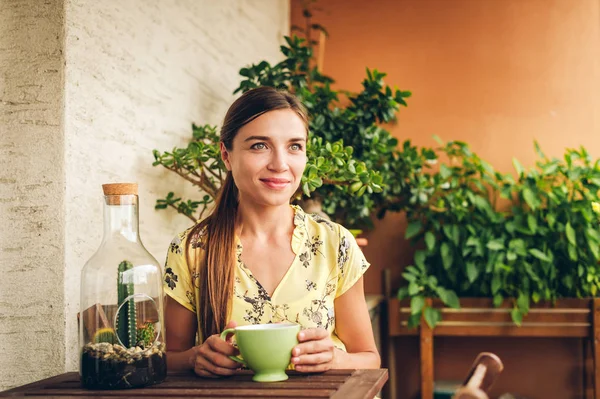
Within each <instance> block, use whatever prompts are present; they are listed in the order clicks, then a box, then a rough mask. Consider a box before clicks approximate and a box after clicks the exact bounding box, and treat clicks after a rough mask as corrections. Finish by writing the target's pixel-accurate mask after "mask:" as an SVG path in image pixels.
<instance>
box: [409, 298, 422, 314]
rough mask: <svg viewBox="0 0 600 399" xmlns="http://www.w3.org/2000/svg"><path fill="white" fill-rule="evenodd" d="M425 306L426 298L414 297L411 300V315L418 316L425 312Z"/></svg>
mask: <svg viewBox="0 0 600 399" xmlns="http://www.w3.org/2000/svg"><path fill="white" fill-rule="evenodd" d="M424 305H425V298H424V297H422V296H421V295H419V296H414V297H412V298H411V299H410V314H417V313H419V312H421V310H423V306H424Z"/></svg>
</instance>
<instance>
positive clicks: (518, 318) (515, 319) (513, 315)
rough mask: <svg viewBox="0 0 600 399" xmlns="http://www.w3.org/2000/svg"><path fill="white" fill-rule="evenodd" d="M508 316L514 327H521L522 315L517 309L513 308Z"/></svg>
mask: <svg viewBox="0 0 600 399" xmlns="http://www.w3.org/2000/svg"><path fill="white" fill-rule="evenodd" d="M510 316H511V318H512V320H513V322H514V323H515V324H516V325H518V326H521V323H522V322H523V313H521V311H520V310H519V309H518V308H513V310H512V311H511V312H510Z"/></svg>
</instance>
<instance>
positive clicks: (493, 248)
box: [486, 239, 504, 251]
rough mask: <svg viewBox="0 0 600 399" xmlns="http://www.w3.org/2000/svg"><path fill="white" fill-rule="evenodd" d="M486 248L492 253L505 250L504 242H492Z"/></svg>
mask: <svg viewBox="0 0 600 399" xmlns="http://www.w3.org/2000/svg"><path fill="white" fill-rule="evenodd" d="M486 247H487V248H488V249H489V250H490V251H500V250H501V249H504V243H503V242H502V240H498V239H496V240H492V241H490V242H488V243H487V244H486Z"/></svg>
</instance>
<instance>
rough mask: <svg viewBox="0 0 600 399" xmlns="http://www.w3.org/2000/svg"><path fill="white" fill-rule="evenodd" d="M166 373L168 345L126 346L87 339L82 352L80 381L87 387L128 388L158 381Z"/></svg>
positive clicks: (156, 343) (157, 343) (160, 380)
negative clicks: (166, 348)
mask: <svg viewBox="0 0 600 399" xmlns="http://www.w3.org/2000/svg"><path fill="white" fill-rule="evenodd" d="M166 375H167V356H166V353H165V346H164V344H162V343H160V342H155V343H154V344H153V345H151V346H150V347H148V348H142V347H139V346H136V347H132V348H124V347H123V346H121V345H119V344H112V343H109V342H100V343H88V344H86V345H85V346H84V347H83V349H82V353H81V382H82V384H83V386H84V387H85V388H88V389H126V388H135V387H141V386H146V385H152V384H158V383H160V382H162V381H163V380H164V379H165V377H166Z"/></svg>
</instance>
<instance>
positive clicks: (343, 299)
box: [292, 277, 380, 372]
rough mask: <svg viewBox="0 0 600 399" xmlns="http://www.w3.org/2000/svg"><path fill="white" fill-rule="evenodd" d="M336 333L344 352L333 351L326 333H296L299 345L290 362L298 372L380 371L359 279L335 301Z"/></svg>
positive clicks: (312, 331)
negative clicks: (334, 369)
mask: <svg viewBox="0 0 600 399" xmlns="http://www.w3.org/2000/svg"><path fill="white" fill-rule="evenodd" d="M334 306H335V315H336V322H335V325H336V332H337V335H338V337H339V338H340V339H341V340H342V342H343V343H344V345H346V350H347V351H348V352H344V351H343V350H340V349H336V348H335V347H334V345H333V342H332V340H331V337H330V336H329V333H328V332H327V330H325V329H322V328H318V329H308V330H304V331H302V332H300V333H299V334H298V341H299V342H300V344H299V345H298V346H296V347H295V348H294V350H293V351H292V354H293V358H292V363H293V364H294V365H295V369H296V370H298V371H301V372H319V371H326V370H329V369H332V368H338V369H354V368H357V369H365V368H379V366H380V359H379V353H378V352H377V348H376V346H375V339H374V338H373V330H372V329H371V319H370V317H369V311H368V309H367V304H366V301H365V294H364V287H363V279H362V277H361V278H360V279H359V280H358V281H357V282H356V283H355V284H354V285H353V286H352V287H351V288H350V289H348V290H347V291H346V292H345V293H344V294H343V295H341V296H340V297H338V298H337V299H336V300H335V302H334Z"/></svg>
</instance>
